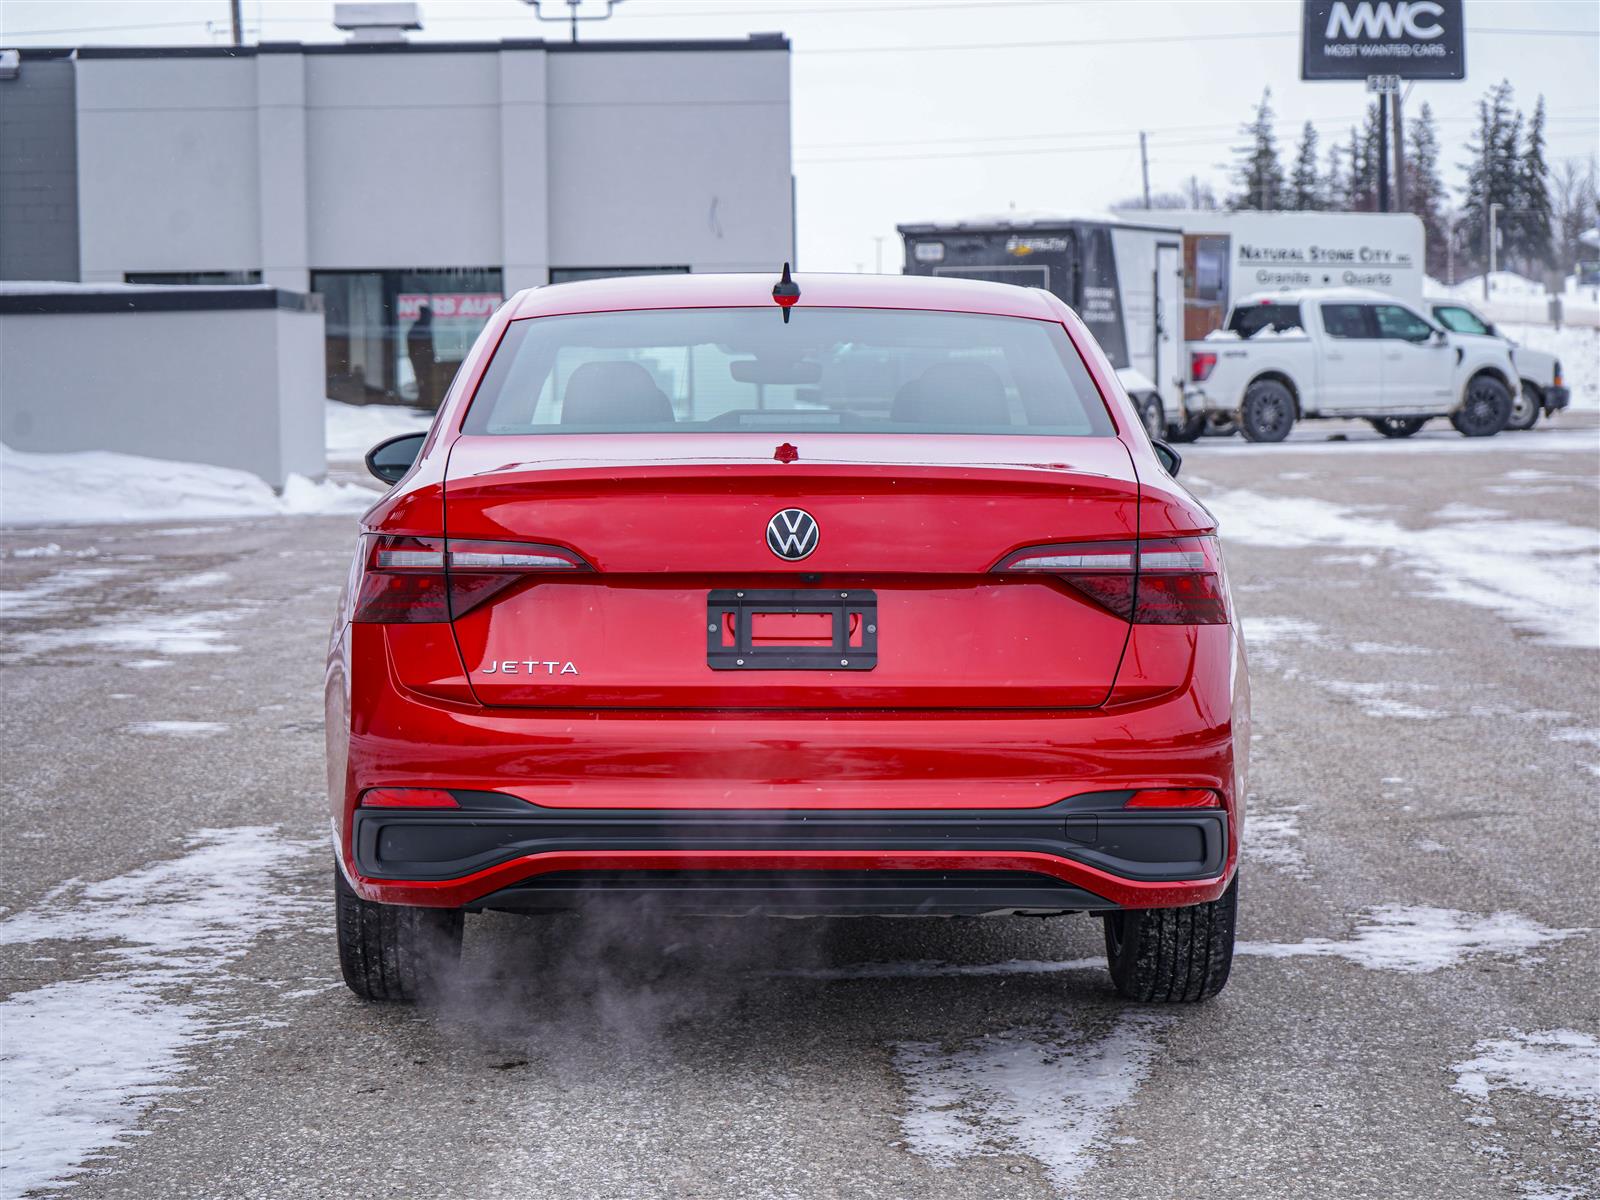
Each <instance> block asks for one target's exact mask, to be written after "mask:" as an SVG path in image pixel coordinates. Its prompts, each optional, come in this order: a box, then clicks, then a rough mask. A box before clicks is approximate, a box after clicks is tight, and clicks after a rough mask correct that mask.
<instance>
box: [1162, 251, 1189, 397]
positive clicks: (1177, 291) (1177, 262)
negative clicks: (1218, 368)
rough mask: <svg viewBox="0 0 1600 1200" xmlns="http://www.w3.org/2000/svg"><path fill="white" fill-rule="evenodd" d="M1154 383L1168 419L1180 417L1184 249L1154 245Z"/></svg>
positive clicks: (1182, 374)
mask: <svg viewBox="0 0 1600 1200" xmlns="http://www.w3.org/2000/svg"><path fill="white" fill-rule="evenodd" d="M1155 293H1156V294H1155V314H1156V319H1155V344H1156V346H1155V348H1156V361H1155V368H1156V369H1155V380H1156V386H1157V387H1159V388H1160V389H1161V403H1162V407H1164V408H1165V409H1166V411H1167V414H1168V416H1181V415H1182V413H1183V380H1184V371H1183V312H1184V309H1183V246H1182V244H1181V243H1179V242H1158V243H1157V244H1156V271H1155Z"/></svg>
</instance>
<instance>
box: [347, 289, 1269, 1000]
mask: <svg viewBox="0 0 1600 1200" xmlns="http://www.w3.org/2000/svg"><path fill="white" fill-rule="evenodd" d="M368 463H369V466H371V467H372V469H373V470H374V472H375V473H377V474H379V476H380V477H382V478H385V479H387V480H390V481H397V482H395V486H394V488H393V490H392V491H391V492H390V493H389V494H388V495H387V496H385V497H384V499H383V500H382V501H380V502H379V503H378V504H376V505H375V506H374V507H373V508H372V509H371V511H369V512H368V513H367V514H366V516H365V518H364V519H363V524H362V534H361V540H360V546H359V549H358V551H357V553H356V558H355V563H354V565H353V567H352V569H351V572H350V577H349V583H348V587H347V589H346V594H345V596H344V598H343V600H342V602H341V604H340V612H339V617H338V620H337V623H336V625H335V627H334V631H333V639H332V647H331V652H330V654H329V659H328V672H327V730H328V781H329V796H330V800H331V804H332V815H333V829H334V842H335V850H336V854H337V859H338V869H337V871H336V874H335V883H336V887H337V909H338V932H339V951H340V957H341V961H342V964H343V968H344V976H345V980H346V982H347V983H348V984H349V986H350V987H351V988H352V989H353V990H354V991H355V992H356V993H357V994H358V995H361V996H364V997H368V998H371V999H387V1000H404V999H410V998H413V997H414V996H415V995H416V994H417V992H418V990H419V988H421V987H424V986H425V985H426V984H427V983H428V982H429V981H430V979H432V978H434V977H436V976H437V974H438V973H439V972H440V971H441V969H444V968H447V967H448V965H449V964H450V963H451V962H452V961H453V958H454V956H455V955H456V954H458V953H459V948H460V944H461V936H462V924H463V914H464V913H467V912H477V911H482V910H487V909H493V910H501V911H511V912H521V913H530V914H538V913H552V912H559V911H563V910H569V909H573V908H577V907H580V906H582V905H584V904H585V903H588V902H591V901H593V900H594V899H595V898H597V897H598V898H605V899H608V900H612V901H613V902H615V901H616V900H618V899H619V898H631V899H634V900H638V901H646V902H649V903H652V904H656V905H660V906H674V907H678V908H681V909H683V910H686V911H689V912H693V913H768V914H784V915H802V914H815V915H850V914H855V915H874V914H892V915H921V914H930V915H943V916H953V915H958V916H971V915H985V914H1054V913H1071V912H1091V913H1098V914H1100V915H1101V916H1102V917H1103V918H1104V921H1105V939H1106V953H1107V957H1108V959H1109V961H1110V968H1111V976H1112V979H1113V980H1114V981H1115V984H1116V987H1117V990H1118V991H1120V992H1121V993H1122V994H1123V995H1125V996H1128V997H1132V998H1134V999H1138V1000H1160V1001H1192V1000H1202V999H1205V998H1206V997H1209V996H1212V995H1215V994H1216V992H1218V991H1219V990H1220V989H1221V988H1222V986H1223V984H1224V983H1225V982H1226V980H1227V977H1228V969H1229V965H1230V962H1231V959H1232V954H1233V940H1234V916H1235V911H1236V903H1237V901H1236V894H1237V883H1236V880H1235V868H1236V864H1237V860H1238V851H1239V835H1240V827H1241V809H1242V804H1243V799H1244V788H1245V784H1244V776H1245V760H1246V748H1247V744H1248V737H1249V735H1248V719H1249V718H1248V687H1247V683H1246V676H1245V666H1244V654H1243V650H1242V647H1241V644H1240V640H1239V636H1238V633H1237V630H1236V628H1235V625H1234V617H1233V608H1232V603H1231V601H1230V599H1229V595H1228V587H1227V582H1226V578H1225V576H1224V573H1223V568H1222V560H1221V558H1220V556H1219V554H1218V550H1217V541H1216V537H1215V530H1214V522H1213V520H1212V518H1211V516H1210V514H1208V513H1207V512H1206V510H1205V509H1204V508H1202V507H1201V506H1200V505H1199V504H1198V503H1197V502H1196V501H1195V500H1194V498H1193V497H1191V496H1190V495H1189V494H1188V492H1187V491H1185V489H1184V488H1183V487H1181V486H1180V485H1179V484H1177V483H1176V482H1174V480H1173V476H1172V470H1174V469H1176V466H1177V457H1176V455H1175V454H1173V453H1172V452H1171V451H1170V450H1169V449H1168V448H1166V447H1164V446H1153V445H1152V444H1151V442H1150V441H1149V440H1148V438H1147V437H1146V435H1145V434H1144V432H1143V430H1142V427H1141V425H1140V421H1139V417H1138V414H1137V413H1136V412H1135V411H1134V409H1133V406H1132V405H1131V404H1130V403H1129V400H1128V398H1127V396H1126V395H1125V394H1124V393H1123V391H1122V389H1121V387H1120V386H1119V385H1118V383H1117V379H1116V376H1115V374H1114V372H1113V369H1112V367H1111V364H1110V363H1109V362H1108V361H1107V359H1106V356H1105V355H1104V353H1103V352H1102V351H1101V349H1100V348H1099V346H1097V345H1096V344H1095V342H1094V340H1093V339H1092V338H1091V337H1090V335H1089V333H1088V331H1087V330H1086V329H1085V327H1084V325H1083V323H1082V322H1081V321H1080V320H1079V319H1078V318H1077V316H1076V315H1074V314H1073V312H1072V311H1071V310H1070V309H1068V308H1067V307H1066V306H1064V305H1063V304H1062V303H1061V302H1060V301H1059V300H1057V299H1056V298H1055V297H1053V296H1051V295H1050V294H1049V293H1047V292H1043V291H1036V290H1029V289H1024V288H1019V287H1011V286H1007V285H1003V284H990V283H980V282H973V281H967V280H954V279H943V278H910V277H883V276H877V277H868V276H828V275H815V276H809V275H801V276H798V277H795V278H794V279H792V280H791V279H790V277H789V275H788V269H787V268H785V271H784V276H783V278H782V280H781V281H780V282H779V283H778V284H777V285H776V286H774V278H773V277H772V276H766V277H761V276H756V275H722V276H715V275H705V276H654V277H646V278H630V279H612V280H605V281H594V282H586V283H574V284H563V285H561V286H557V287H547V288H539V289H536V290H532V291H527V292H523V293H521V294H520V295H517V296H514V297H513V298H512V299H511V300H509V301H508V302H507V303H506V304H505V305H504V306H503V307H502V308H501V309H500V311H499V313H498V314H496V316H495V317H494V319H493V320H491V321H490V322H489V324H488V326H487V327H486V328H485V329H484V331H483V334H482V336H481V337H479V338H478V341H477V344H476V345H475V346H474V347H473V350H472V352H471V354H470V355H469V356H468V358H467V360H466V361H465V362H464V363H463V364H462V367H461V370H460V372H459V374H458V375H457V377H456V380H455V383H454V385H453V386H452V387H451V389H450V392H449V395H448V396H447V397H446V399H445V401H444V404H443V406H442V407H441V409H440V411H439V415H438V418H437V420H436V421H435V422H434V425H433V428H432V430H431V431H430V432H429V433H428V434H426V435H422V434H417V435H413V436H412V437H410V438H401V439H395V440H392V441H390V442H386V443H384V444H383V445H381V446H379V447H377V448H375V449H374V450H373V452H372V453H371V454H370V455H369V456H368Z"/></svg>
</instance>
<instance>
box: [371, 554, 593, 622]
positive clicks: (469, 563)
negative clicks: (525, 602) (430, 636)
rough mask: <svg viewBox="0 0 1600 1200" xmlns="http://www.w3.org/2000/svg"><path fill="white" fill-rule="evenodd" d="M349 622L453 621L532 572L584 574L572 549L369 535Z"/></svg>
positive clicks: (585, 569) (582, 563)
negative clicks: (359, 585) (357, 591)
mask: <svg viewBox="0 0 1600 1200" xmlns="http://www.w3.org/2000/svg"><path fill="white" fill-rule="evenodd" d="M363 549H364V554H365V557H364V560H363V566H362V571H361V589H360V592H359V593H358V596H357V599H356V608H355V615H354V618H353V619H354V620H357V621H365V622H369V623H371V624H376V625H398V624H431V623H437V622H444V621H451V620H456V619H458V618H460V617H462V616H464V615H465V614H466V613H468V612H471V611H472V610H473V609H474V608H477V607H478V606H479V605H481V604H483V603H485V602H486V601H488V600H490V599H492V598H493V597H494V596H496V595H498V594H499V593H501V592H503V591H505V590H506V589H507V588H509V587H511V586H513V585H514V584H516V583H517V582H518V581H520V580H523V579H526V578H528V577H529V576H533V575H545V574H570V573H571V572H574V571H587V570H589V569H590V568H589V564H588V563H586V562H584V560H583V559H582V558H581V557H579V556H578V555H577V554H575V553H574V552H573V551H571V550H567V549H565V548H564V547H561V546H546V545H543V544H539V543H533V542H493V541H480V540H476V539H463V538H448V539H447V538H422V537H410V536H404V535H395V534H369V535H367V537H366V538H365V540H364V543H363Z"/></svg>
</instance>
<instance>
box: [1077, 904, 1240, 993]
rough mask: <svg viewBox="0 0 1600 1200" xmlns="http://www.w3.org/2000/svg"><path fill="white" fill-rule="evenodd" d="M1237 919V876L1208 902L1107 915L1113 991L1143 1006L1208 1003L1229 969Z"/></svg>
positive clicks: (1107, 954)
mask: <svg viewBox="0 0 1600 1200" xmlns="http://www.w3.org/2000/svg"><path fill="white" fill-rule="evenodd" d="M1238 915H1239V878H1238V876H1234V880H1233V882H1232V883H1231V884H1229V885H1228V890H1227V891H1225V892H1223V893H1222V895H1221V896H1220V897H1218V898H1217V899H1216V900H1213V901H1211V902H1210V903H1209V904H1196V905H1194V906H1193V907H1190V908H1142V909H1129V910H1126V911H1123V912H1114V913H1107V914H1106V916H1105V918H1104V919H1105V927H1106V962H1107V964H1108V965H1109V966H1110V968H1111V982H1112V983H1113V984H1114V985H1115V986H1116V989H1117V993H1118V994H1119V995H1121V996H1125V997H1126V998H1127V999H1129V1000H1137V1001H1140V1002H1141V1003H1145V1004H1193V1003H1195V1002H1197V1001H1200V1000H1209V999H1211V997H1213V996H1215V995H1216V994H1217V993H1218V992H1220V991H1221V990H1222V989H1223V987H1224V986H1225V985H1226V984H1227V982H1228V972H1229V971H1230V970H1231V969H1232V967H1233V934H1234V927H1235V925H1236V924H1237V921H1238Z"/></svg>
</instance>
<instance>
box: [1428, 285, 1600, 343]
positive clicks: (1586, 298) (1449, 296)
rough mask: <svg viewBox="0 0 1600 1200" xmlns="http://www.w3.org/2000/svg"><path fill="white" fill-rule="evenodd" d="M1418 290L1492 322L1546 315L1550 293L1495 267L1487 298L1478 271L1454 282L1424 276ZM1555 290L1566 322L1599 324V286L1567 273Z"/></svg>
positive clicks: (1534, 318) (1588, 324) (1539, 317)
mask: <svg viewBox="0 0 1600 1200" xmlns="http://www.w3.org/2000/svg"><path fill="white" fill-rule="evenodd" d="M1422 291H1423V294H1424V295H1425V296H1427V297H1428V298H1429V299H1431V300H1460V301H1461V302H1462V303H1464V304H1469V305H1471V306H1472V307H1473V308H1475V309H1477V310H1478V311H1479V312H1481V313H1483V314H1484V316H1486V317H1488V318H1489V319H1490V320H1491V321H1494V322H1496V323H1498V322H1501V321H1548V320H1549V319H1550V297H1549V294H1548V292H1547V291H1546V290H1545V285H1544V284H1543V283H1542V282H1540V281H1539V280H1537V279H1529V278H1527V277H1526V276H1524V275H1518V274H1516V273H1515V272H1513V271H1495V272H1494V273H1493V274H1492V275H1490V276H1489V298H1488V299H1487V300H1485V299H1484V295H1483V276H1482V275H1474V276H1473V277H1472V278H1471V279H1463V280H1462V281H1461V282H1460V283H1456V284H1448V283H1443V282H1441V281H1439V280H1437V279H1433V278H1424V280H1423V284H1422ZM1559 294H1560V296H1561V310H1562V315H1563V317H1564V318H1565V320H1566V321H1567V322H1569V323H1571V324H1573V325H1582V326H1587V327H1588V328H1591V329H1592V328H1594V327H1595V326H1596V325H1597V324H1600V288H1596V287H1593V286H1589V287H1580V286H1579V284H1578V281H1577V277H1576V276H1573V275H1569V276H1567V278H1566V280H1565V282H1564V285H1563V287H1562V290H1561V292H1560V293H1559Z"/></svg>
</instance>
